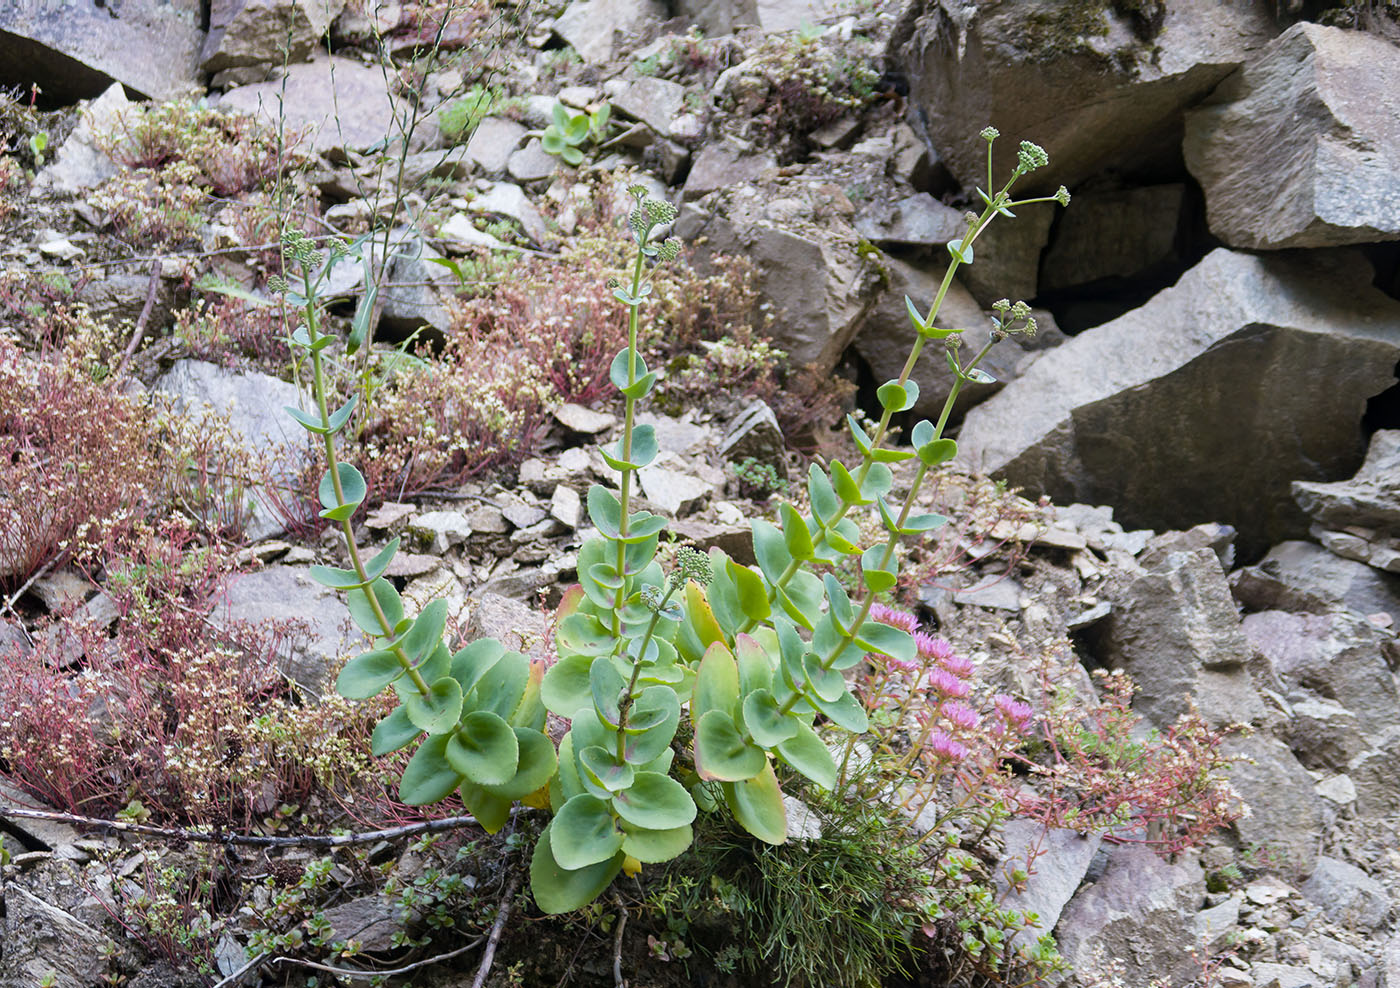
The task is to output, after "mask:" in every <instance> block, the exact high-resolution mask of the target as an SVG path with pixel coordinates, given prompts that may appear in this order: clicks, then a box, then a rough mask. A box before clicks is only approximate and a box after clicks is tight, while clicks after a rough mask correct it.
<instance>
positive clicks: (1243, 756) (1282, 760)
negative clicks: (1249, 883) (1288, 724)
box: [1223, 731, 1323, 881]
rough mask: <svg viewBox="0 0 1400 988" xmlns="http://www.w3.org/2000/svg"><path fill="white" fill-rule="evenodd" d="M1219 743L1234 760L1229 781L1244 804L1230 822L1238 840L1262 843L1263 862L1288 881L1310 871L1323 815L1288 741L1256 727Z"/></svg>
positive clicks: (1314, 864)
mask: <svg viewBox="0 0 1400 988" xmlns="http://www.w3.org/2000/svg"><path fill="white" fill-rule="evenodd" d="M1223 748H1224V751H1225V754H1226V755H1227V756H1229V757H1231V758H1234V759H1235V762H1234V764H1233V765H1232V766H1231V768H1230V785H1231V786H1232V787H1233V788H1234V790H1235V792H1237V793H1239V795H1240V797H1241V798H1242V799H1243V800H1244V802H1245V804H1246V805H1247V806H1248V807H1249V813H1248V814H1247V815H1245V816H1244V817H1242V818H1240V819H1239V820H1236V821H1235V823H1234V829H1235V833H1236V835H1238V838H1239V841H1240V844H1241V845H1242V846H1245V847H1248V846H1255V847H1259V848H1267V849H1268V851H1269V852H1270V855H1271V857H1270V858H1268V859H1267V862H1268V863H1269V864H1270V865H1271V866H1272V867H1273V868H1275V869H1277V870H1278V871H1279V872H1280V873H1281V874H1282V875H1283V876H1284V877H1285V878H1286V879H1288V880H1289V881H1301V880H1302V879H1303V878H1306V877H1307V876H1308V875H1311V874H1312V871H1313V868H1314V867H1315V866H1316V864H1317V851H1318V844H1319V843H1321V841H1322V830H1323V814H1322V801H1321V800H1320V799H1319V798H1318V796H1317V794H1316V792H1315V791H1314V789H1313V778H1312V776H1311V775H1309V774H1308V770H1307V769H1305V768H1304V767H1303V766H1302V764H1301V763H1299V761H1298V759H1297V758H1296V757H1295V756H1294V754H1293V752H1292V751H1290V750H1289V748H1288V745H1286V744H1284V743H1283V742H1282V741H1280V740H1279V739H1278V738H1275V737H1273V736H1271V735H1269V734H1266V733H1264V732H1262V731H1259V732H1256V733H1254V734H1251V735H1249V736H1247V737H1240V736H1235V737H1231V738H1227V739H1226V741H1225V744H1224V746H1223Z"/></svg>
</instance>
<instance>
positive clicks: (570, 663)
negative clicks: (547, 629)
mask: <svg viewBox="0 0 1400 988" xmlns="http://www.w3.org/2000/svg"><path fill="white" fill-rule="evenodd" d="M592 665H593V659H592V657H591V656H587V655H577V654H574V655H565V656H564V657H563V658H561V659H560V660H559V661H558V662H556V663H554V665H552V666H550V667H549V671H548V672H546V673H545V674H544V685H543V686H542V687H541V688H540V693H541V695H542V696H543V697H544V705H545V706H546V707H548V708H549V709H550V710H551V711H553V712H554V713H556V714H558V715H559V716H560V717H566V718H569V719H570V720H572V719H573V716H574V714H575V713H576V712H577V711H578V710H579V709H580V708H581V707H586V706H589V705H590V704H591V703H592V702H593V694H592V692H591V690H590V687H589V685H588V670H589V669H590V668H591V667H592Z"/></svg>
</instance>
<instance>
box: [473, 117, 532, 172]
mask: <svg viewBox="0 0 1400 988" xmlns="http://www.w3.org/2000/svg"><path fill="white" fill-rule="evenodd" d="M527 133H528V131H527V130H526V129H525V128H524V127H523V126H521V125H520V124H518V123H516V122H515V121H514V120H507V119H506V118H504V117H487V118H486V119H484V120H482V121H481V123H479V124H477V125H476V130H475V131H474V132H473V133H472V136H471V138H470V139H469V140H468V141H467V157H468V158H471V159H472V160H473V161H475V162H476V163H477V164H478V165H480V166H481V170H482V171H484V172H486V174H488V175H499V174H501V173H502V172H504V171H505V170H506V168H507V166H508V165H509V164H510V157H511V155H512V154H514V153H515V151H516V149H517V148H519V147H520V142H521V141H523V140H524V139H525V135H526V134H527Z"/></svg>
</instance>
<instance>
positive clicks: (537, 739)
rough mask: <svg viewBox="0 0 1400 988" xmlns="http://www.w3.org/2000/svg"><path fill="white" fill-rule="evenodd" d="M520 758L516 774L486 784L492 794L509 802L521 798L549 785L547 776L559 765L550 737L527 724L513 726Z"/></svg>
mask: <svg viewBox="0 0 1400 988" xmlns="http://www.w3.org/2000/svg"><path fill="white" fill-rule="evenodd" d="M512 730H513V731H514V732H515V742H516V745H517V747H518V748H519V752H520V757H519V759H518V761H517V763H516V766H515V775H514V776H513V777H512V778H511V779H510V780H509V781H508V782H505V783H502V784H501V785H498V786H489V787H487V788H488V789H489V790H490V792H491V794H492V795H493V796H498V797H500V798H501V799H504V800H506V801H507V802H510V801H512V800H516V799H524V798H525V797H526V796H528V795H530V793H532V792H536V791H538V790H540V789H542V788H544V787H545V786H547V785H548V784H549V780H550V778H551V777H552V776H553V775H554V772H555V770H556V769H557V768H558V767H559V759H558V757H557V756H556V755H555V753H554V743H553V742H552V741H550V740H549V736H548V735H546V734H544V733H543V732H541V731H537V730H535V729H534V728H530V727H515V728H512Z"/></svg>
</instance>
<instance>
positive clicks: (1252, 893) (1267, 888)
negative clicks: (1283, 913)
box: [1244, 875, 1298, 906]
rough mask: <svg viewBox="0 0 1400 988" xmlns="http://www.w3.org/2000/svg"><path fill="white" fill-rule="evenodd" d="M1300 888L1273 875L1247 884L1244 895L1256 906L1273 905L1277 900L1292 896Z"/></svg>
mask: <svg viewBox="0 0 1400 988" xmlns="http://www.w3.org/2000/svg"><path fill="white" fill-rule="evenodd" d="M1297 894H1298V890H1297V889H1295V888H1293V887H1292V886H1290V885H1286V884H1284V883H1283V882H1282V881H1280V880H1279V879H1277V878H1274V877H1273V876H1272V875H1269V876H1266V877H1264V878H1262V879H1260V880H1259V881H1257V882H1252V883H1250V884H1249V885H1246V886H1245V890H1244V897H1245V898H1246V899H1248V900H1249V901H1250V902H1252V903H1254V904H1255V905H1256V906H1272V905H1273V904H1274V903H1276V902H1282V901H1283V900H1284V899H1289V898H1292V897H1293V896H1295V895H1297Z"/></svg>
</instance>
